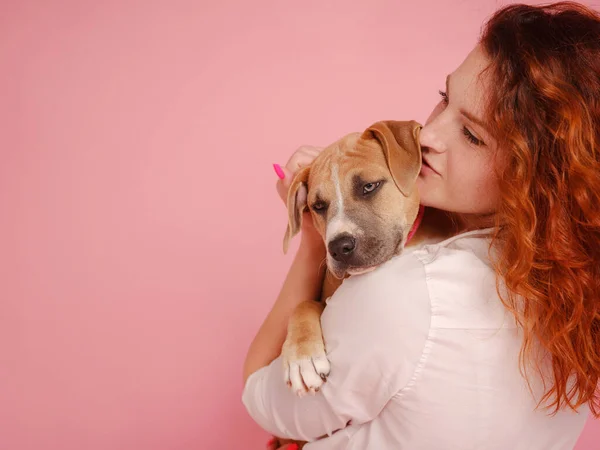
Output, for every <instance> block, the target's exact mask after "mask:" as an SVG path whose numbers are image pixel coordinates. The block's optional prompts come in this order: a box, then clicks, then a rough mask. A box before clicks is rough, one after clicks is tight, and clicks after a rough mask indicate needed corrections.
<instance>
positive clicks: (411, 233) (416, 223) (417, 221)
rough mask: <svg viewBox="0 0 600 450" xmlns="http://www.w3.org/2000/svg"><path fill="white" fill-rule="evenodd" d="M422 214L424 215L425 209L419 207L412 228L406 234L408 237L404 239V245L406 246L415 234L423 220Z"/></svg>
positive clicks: (421, 206)
mask: <svg viewBox="0 0 600 450" xmlns="http://www.w3.org/2000/svg"><path fill="white" fill-rule="evenodd" d="M424 213H425V207H424V206H423V205H419V212H418V213H417V218H416V219H415V221H414V223H413V226H412V228H411V229H410V231H409V232H408V236H407V237H406V244H408V243H409V242H410V240H411V239H412V237H413V236H414V235H415V233H416V232H417V230H418V229H419V225H421V221H422V220H423V215H424Z"/></svg>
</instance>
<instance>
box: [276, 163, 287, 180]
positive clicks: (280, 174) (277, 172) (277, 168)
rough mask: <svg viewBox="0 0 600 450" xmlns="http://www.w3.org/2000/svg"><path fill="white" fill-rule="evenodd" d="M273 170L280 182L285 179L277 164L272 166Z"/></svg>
mask: <svg viewBox="0 0 600 450" xmlns="http://www.w3.org/2000/svg"><path fill="white" fill-rule="evenodd" d="M273 169H275V173H276V174H277V176H278V177H279V179H280V180H283V179H284V178H285V173H283V170H281V166H280V165H279V164H273Z"/></svg>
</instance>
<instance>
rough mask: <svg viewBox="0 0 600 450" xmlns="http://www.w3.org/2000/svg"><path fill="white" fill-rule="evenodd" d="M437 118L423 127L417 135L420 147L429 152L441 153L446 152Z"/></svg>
mask: <svg viewBox="0 0 600 450" xmlns="http://www.w3.org/2000/svg"><path fill="white" fill-rule="evenodd" d="M440 125H441V124H440V122H439V116H438V118H436V119H435V120H433V121H431V122H429V123H428V124H426V125H423V128H421V132H420V133H419V143H420V144H421V147H427V148H428V149H429V150H430V151H434V152H436V153H443V152H445V151H446V145H445V144H444V139H443V136H444V133H443V129H442V127H441V126H440Z"/></svg>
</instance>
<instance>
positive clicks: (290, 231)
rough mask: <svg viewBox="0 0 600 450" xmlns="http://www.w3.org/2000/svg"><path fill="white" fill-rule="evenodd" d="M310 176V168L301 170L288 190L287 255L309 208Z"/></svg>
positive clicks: (285, 239) (284, 238)
mask: <svg viewBox="0 0 600 450" xmlns="http://www.w3.org/2000/svg"><path fill="white" fill-rule="evenodd" d="M309 174H310V166H308V167H304V168H303V169H300V170H299V171H298V172H297V173H296V175H295V176H294V179H293V180H292V184H291V185H290V189H289V190H288V197H287V209H288V226H287V230H286V231H285V236H284V237H283V253H287V251H288V247H289V244H290V240H291V239H292V238H293V237H294V236H296V235H297V234H298V232H299V231H300V227H301V226H302V214H303V212H304V209H305V208H306V206H307V203H306V200H307V195H308V175H309Z"/></svg>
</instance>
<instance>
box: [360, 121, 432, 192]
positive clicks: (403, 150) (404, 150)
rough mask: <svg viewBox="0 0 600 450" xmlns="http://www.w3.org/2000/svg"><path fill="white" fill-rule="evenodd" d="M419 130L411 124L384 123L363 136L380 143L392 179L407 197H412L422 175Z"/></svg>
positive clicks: (370, 128) (377, 123)
mask: <svg viewBox="0 0 600 450" xmlns="http://www.w3.org/2000/svg"><path fill="white" fill-rule="evenodd" d="M421 128H422V126H421V125H420V124H419V123H417V122H415V121H414V120H411V121H402V122H400V121H393V120H386V121H380V122H375V123H374V124H373V125H371V126H370V127H369V128H367V129H366V130H365V132H364V133H363V135H362V137H363V138H366V139H369V138H371V139H372V138H375V139H376V140H378V141H379V143H380V145H381V147H382V148H383V153H384V155H385V159H386V161H387V165H388V167H389V169H390V172H391V174H392V178H393V179H394V182H395V183H396V186H398V189H400V192H402V194H404V195H405V196H407V197H408V196H409V195H410V194H411V193H412V190H413V189H414V187H415V182H416V181H417V177H418V176H419V172H420V171H421V145H420V144H419V132H420V131H421Z"/></svg>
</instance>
